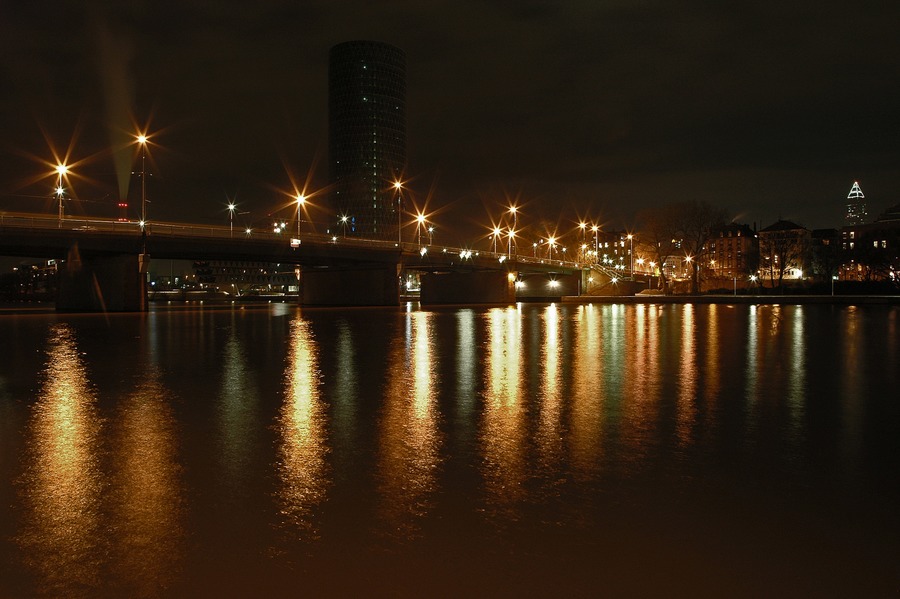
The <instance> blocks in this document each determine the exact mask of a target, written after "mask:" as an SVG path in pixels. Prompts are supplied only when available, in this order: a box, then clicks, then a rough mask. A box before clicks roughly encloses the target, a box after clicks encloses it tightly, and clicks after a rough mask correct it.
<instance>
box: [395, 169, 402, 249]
mask: <svg viewBox="0 0 900 599" xmlns="http://www.w3.org/2000/svg"><path fill="white" fill-rule="evenodd" d="M394 189H396V190H397V247H398V248H401V249H402V246H401V244H402V243H403V238H402V237H401V236H400V231H401V222H400V214H401V212H402V210H403V193H402V190H403V184H402V183H400V181H394Z"/></svg>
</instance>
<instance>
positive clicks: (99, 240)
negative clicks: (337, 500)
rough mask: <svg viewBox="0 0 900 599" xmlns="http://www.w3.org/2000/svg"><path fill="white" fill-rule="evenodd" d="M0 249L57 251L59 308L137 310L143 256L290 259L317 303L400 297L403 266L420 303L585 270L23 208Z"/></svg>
mask: <svg viewBox="0 0 900 599" xmlns="http://www.w3.org/2000/svg"><path fill="white" fill-rule="evenodd" d="M0 255H6V256H22V257H34V258H47V259H56V260H58V264H59V295H58V299H57V309H58V310H66V311H72V310H77V311H140V310H145V309H146V307H147V269H148V266H149V261H150V257H151V256H152V257H153V258H155V259H181V260H209V261H254V262H269V263H281V264H293V265H295V266H296V269H295V270H296V272H297V273H298V281H299V283H300V289H301V292H300V294H299V300H298V301H299V302H300V303H301V304H303V305H318V306H336V305H357V306H363V305H366V306H379V305H398V304H399V303H400V281H401V279H402V276H401V275H402V272H403V271H411V270H415V271H418V272H419V273H420V282H421V301H422V303H423V304H465V303H495V304H496V303H513V302H515V301H516V300H517V299H526V298H541V299H552V298H558V297H561V296H563V295H579V294H581V293H582V292H583V290H584V289H586V288H587V286H588V279H589V278H590V277H591V273H592V271H591V265H588V264H583V263H579V262H573V261H566V260H555V259H554V260H549V259H541V258H537V257H532V256H524V255H518V256H517V255H515V254H507V253H498V252H488V251H474V250H472V249H468V248H452V247H443V246H433V245H427V244H425V245H419V244H415V243H407V242H402V243H401V242H397V241H385V240H376V239H362V238H359V237H345V236H339V235H323V234H319V233H313V232H309V233H306V232H302V231H301V234H300V235H296V234H292V233H288V232H287V231H285V232H281V233H276V232H273V231H271V230H254V231H251V232H249V233H245V232H244V231H238V232H236V231H234V230H232V229H231V228H230V227H228V226H209V225H196V224H190V223H171V222H170V223H165V222H154V223H150V224H148V225H146V226H141V224H140V223H138V222H134V221H120V220H114V219H103V218H73V217H65V218H58V217H56V216H53V215H47V214H24V213H0ZM595 274H597V273H595Z"/></svg>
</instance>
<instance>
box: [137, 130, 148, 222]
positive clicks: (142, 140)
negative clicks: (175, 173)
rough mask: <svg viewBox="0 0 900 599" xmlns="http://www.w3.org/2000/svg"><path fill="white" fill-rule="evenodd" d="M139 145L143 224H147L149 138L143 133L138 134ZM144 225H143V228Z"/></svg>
mask: <svg viewBox="0 0 900 599" xmlns="http://www.w3.org/2000/svg"><path fill="white" fill-rule="evenodd" d="M135 139H136V140H137V143H138V145H140V146H141V222H142V223H146V222H147V171H146V163H147V136H146V135H144V134H143V133H141V134H138V135H137V136H136V138H135ZM143 226H144V225H141V228H143Z"/></svg>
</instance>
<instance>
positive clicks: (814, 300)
mask: <svg viewBox="0 0 900 599" xmlns="http://www.w3.org/2000/svg"><path fill="white" fill-rule="evenodd" d="M560 301H561V303H564V304H838V305H863V304H865V305H868V304H900V295H729V294H722V295H573V296H566V297H563V298H561V300H560Z"/></svg>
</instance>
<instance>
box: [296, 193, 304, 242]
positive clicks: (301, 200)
mask: <svg viewBox="0 0 900 599" xmlns="http://www.w3.org/2000/svg"><path fill="white" fill-rule="evenodd" d="M304 204H306V197H305V196H304V195H303V194H302V193H298V194H297V239H300V208H301V207H302V206H303V205H304Z"/></svg>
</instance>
